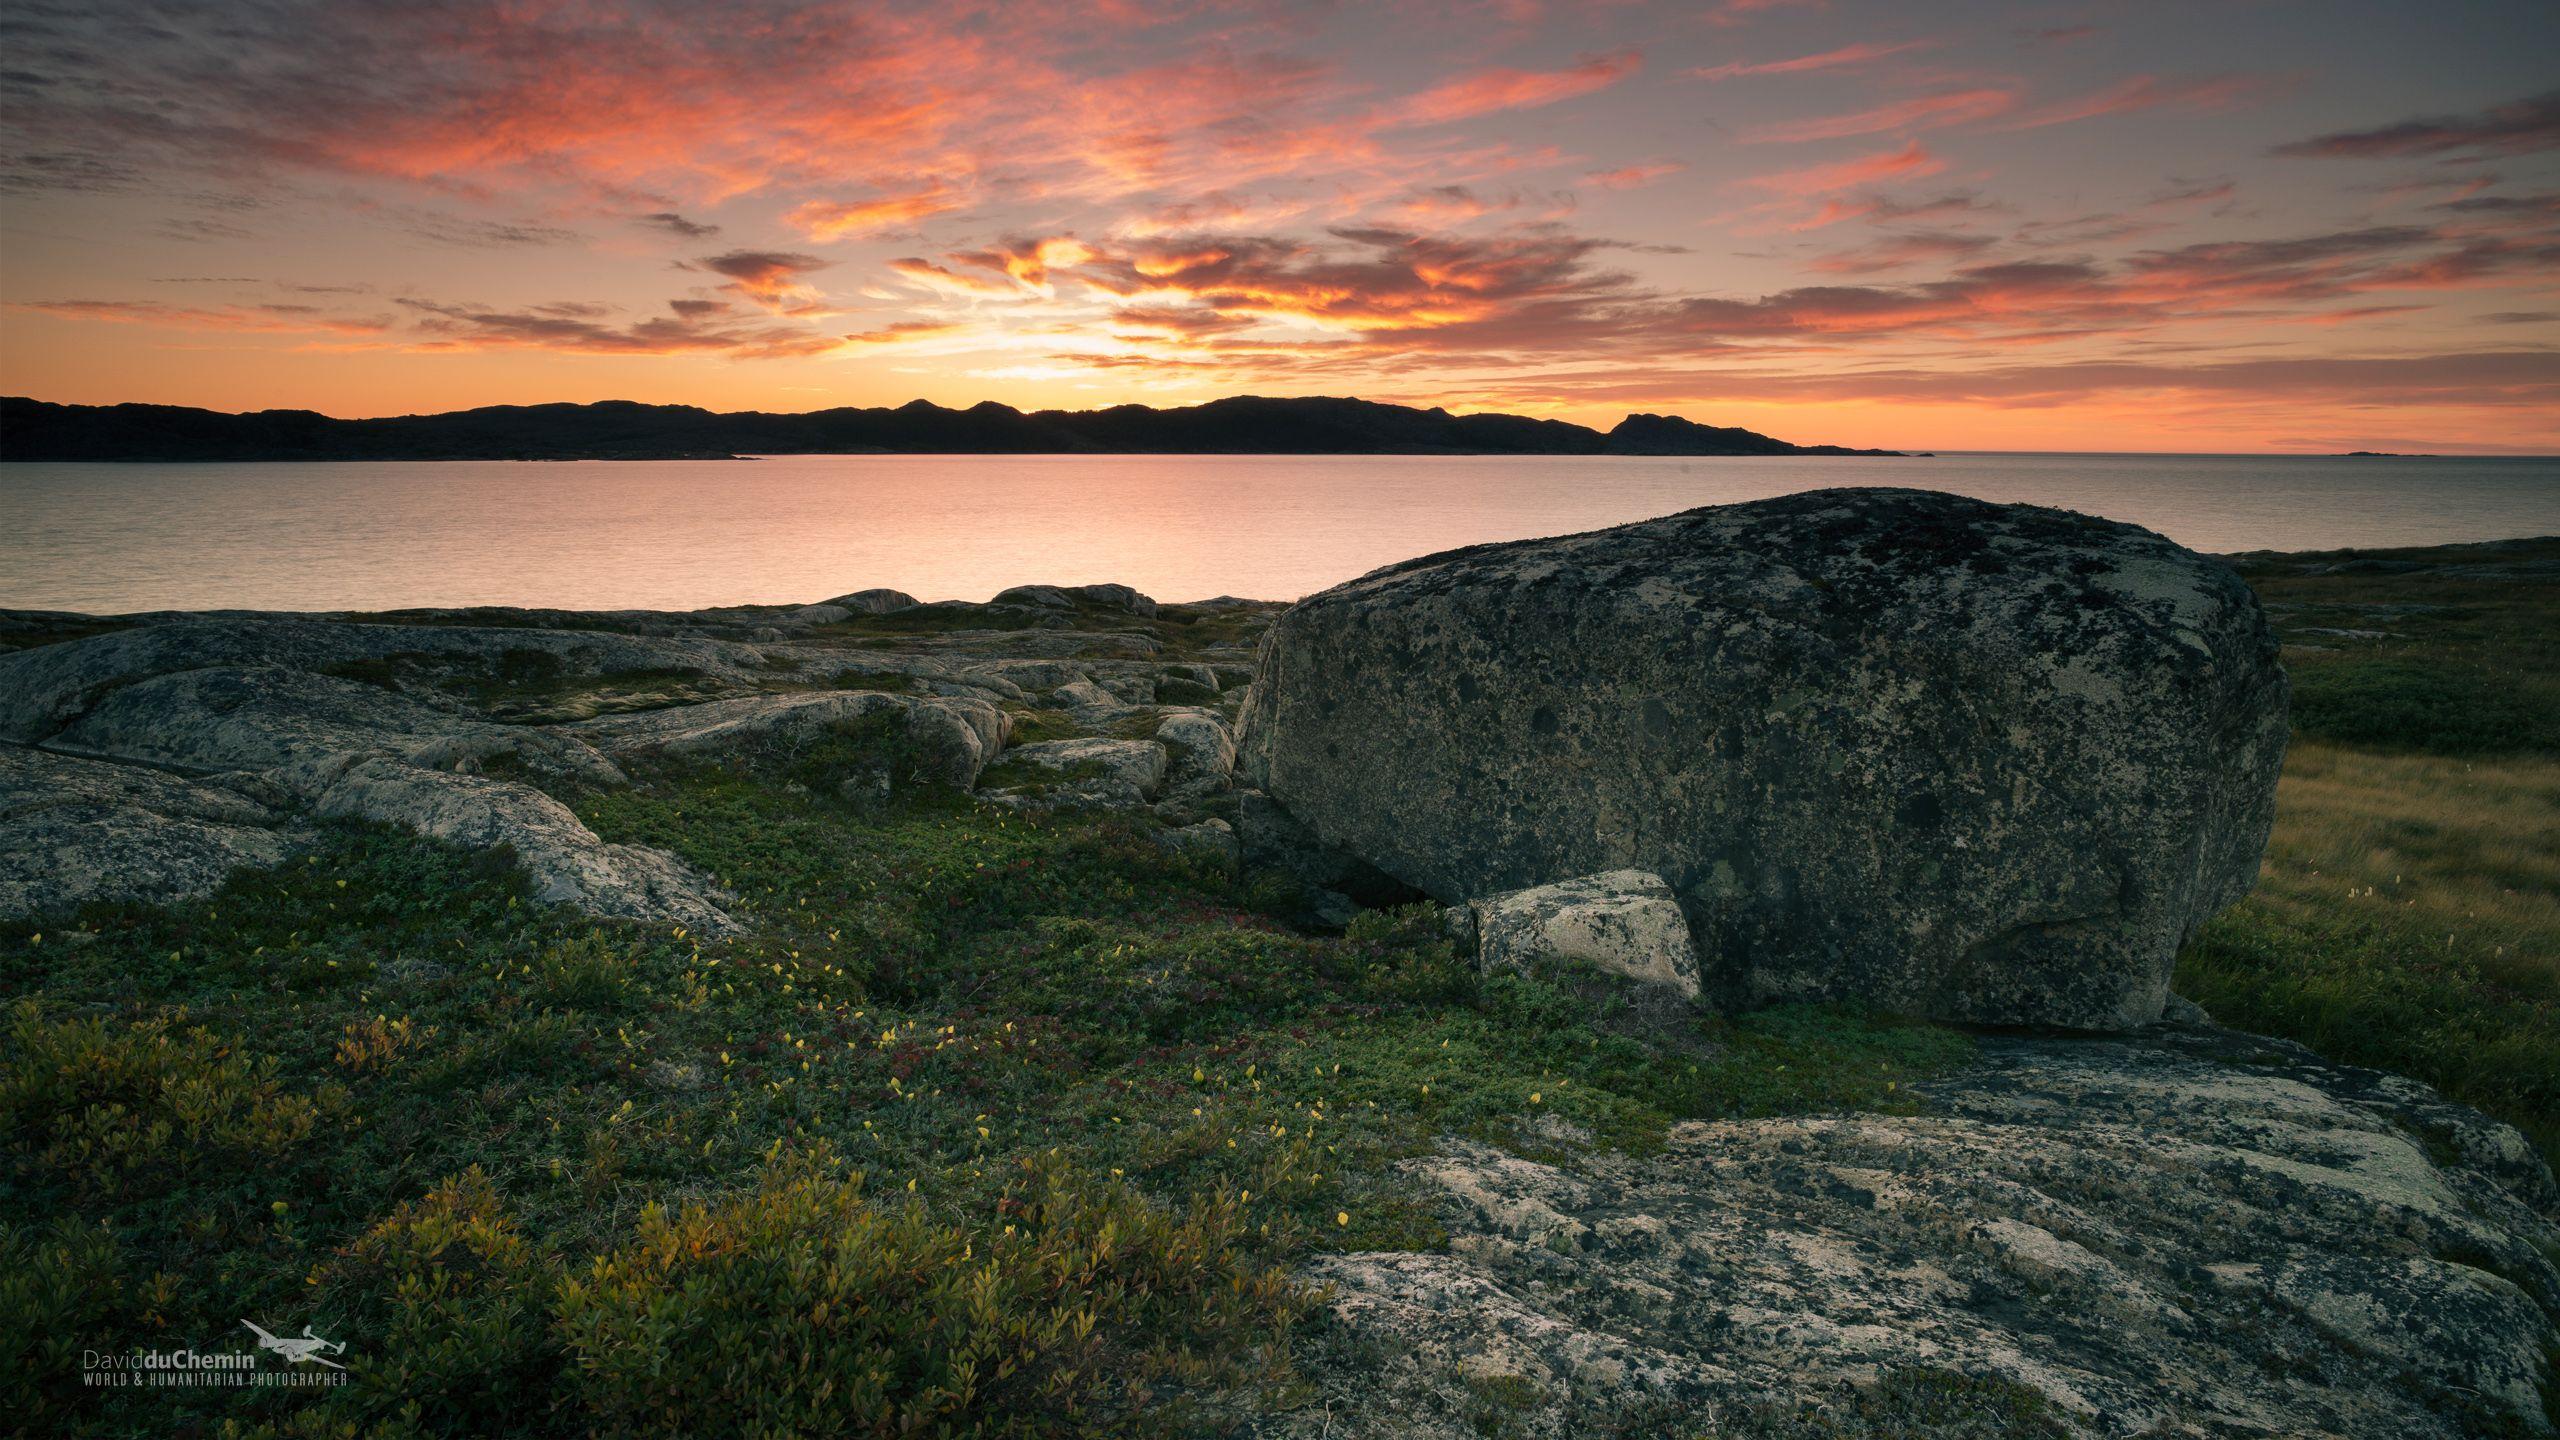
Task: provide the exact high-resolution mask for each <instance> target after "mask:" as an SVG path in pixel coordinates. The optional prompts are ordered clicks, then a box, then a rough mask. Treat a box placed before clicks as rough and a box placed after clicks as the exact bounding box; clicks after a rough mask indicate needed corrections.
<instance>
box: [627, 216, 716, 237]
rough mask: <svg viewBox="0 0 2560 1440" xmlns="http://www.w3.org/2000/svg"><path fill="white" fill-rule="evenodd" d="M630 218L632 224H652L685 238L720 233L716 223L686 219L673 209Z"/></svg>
mask: <svg viewBox="0 0 2560 1440" xmlns="http://www.w3.org/2000/svg"><path fill="white" fill-rule="evenodd" d="M631 219H632V223H634V224H638V225H649V226H654V227H656V228H657V229H660V230H664V231H666V232H667V233H668V234H671V235H681V236H683V237H684V238H685V239H687V240H700V239H702V238H703V237H705V236H708V235H717V234H719V233H720V227H719V226H717V225H709V224H704V223H703V222H701V221H698V220H687V219H686V218H684V217H683V216H682V215H679V214H677V213H676V212H674V211H673V210H656V211H652V212H650V213H649V214H646V215H634V216H632V217H631Z"/></svg>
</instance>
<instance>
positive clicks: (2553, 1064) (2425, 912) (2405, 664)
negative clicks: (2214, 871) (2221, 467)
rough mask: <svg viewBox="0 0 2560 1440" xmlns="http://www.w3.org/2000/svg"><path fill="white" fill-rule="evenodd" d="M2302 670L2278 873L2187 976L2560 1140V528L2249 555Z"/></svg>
mask: <svg viewBox="0 0 2560 1440" xmlns="http://www.w3.org/2000/svg"><path fill="white" fill-rule="evenodd" d="M2242 570H2243V573H2245V574H2247V575H2248V577H2249V579H2250V582H2251V583H2252V584H2253V585H2255V586H2256V587H2257V588H2258V591H2259V593H2260V595H2261V597H2262V598H2264V599H2265V601H2266V602H2267V606H2268V610H2269V612H2270V613H2271V614H2272V615H2273V616H2274V617H2275V620H2276V625H2277V629H2278V631H2279V632H2280V633H2281V634H2282V636H2283V638H2284V640H2285V642H2286V645H2285V664H2286V666H2287V668H2288V669H2290V670H2291V671H2292V673H2293V677H2294V687H2295V704H2294V723H2295V727H2296V733H2295V738H2294V746H2293V751H2292V753H2291V754H2290V755H2289V756H2288V757H2287V759H2286V762H2285V773H2284V779H2283V782H2282V783H2281V785H2279V787H2278V788H2277V792H2276V826H2275V834H2274V835H2273V836H2272V837H2271V838H2270V840H2269V841H2268V845H2267V854H2266V861H2265V864H2264V866H2263V867H2262V869H2261V870H2260V874H2259V881H2258V888H2257V892H2256V893H2255V894H2253V895H2252V896H2250V897H2249V899H2248V900H2247V901H2245V902H2244V903H2242V904H2240V905H2238V906H2235V907H2233V908H2232V910H2230V911H2229V912H2227V913H2226V914H2224V915H2222V916H2220V917H2218V918H2216V919H2215V920H2214V921H2213V922H2212V923H2211V924H2209V925H2207V926H2206V927H2205V930H2204V933H2203V935H2202V936H2201V937H2199V938H2198V940H2197V942H2196V943H2195V945H2194V946H2192V947H2190V949H2189V950H2188V952H2187V954H2186V955H2185V956H2184V957H2183V958H2182V960H2181V962H2180V964H2179V969H2178V988H2179V989H2180V991H2181V992H2182V993H2184V994H2187V995H2189V996H2191V997H2193V998H2194V999H2196V1000H2198V1001H2200V1002H2202V1003H2203V1004H2204V1005H2205V1007H2206V1008H2207V1009H2209V1010H2211V1011H2213V1012H2214V1014H2215V1015H2216V1016H2217V1017H2219V1018H2220V1019H2222V1020H2223V1021H2225V1022H2226V1023H2229V1024H2233V1025H2238V1026H2241V1027H2242V1028H2245V1029H2250V1030H2258V1031H2263V1032H2265V1033H2269V1034H2276V1035H2283V1036H2287V1037H2290V1038H2292V1039H2296V1040H2300V1041H2302V1042H2304V1043H2306V1044H2308V1045H2311V1046H2312V1047H2314V1048H2315V1049H2318V1050H2320V1051H2322V1052H2323V1053H2326V1054H2328V1055H2331V1056H2333V1057H2335V1058H2337V1059H2340V1060H2346V1061H2350V1062H2354V1063H2358V1064H2366V1065H2374V1066H2379V1067H2381V1068H2384V1069H2389V1070H2396V1071H2400V1072H2402V1073H2404V1074H2408V1075H2413V1076H2415V1077H2417V1078H2419V1079H2421V1080H2425V1081H2427V1082H2428V1083H2430V1084H2432V1085H2435V1086H2436V1087H2438V1088H2439V1089H2441V1090H2443V1091H2444V1092H2445V1093H2447V1094H2449V1095H2451V1096H2453V1097H2454V1098H2456V1099H2459V1100H2463V1101H2467V1102H2469V1103H2471V1104H2473V1105H2477V1106H2479V1107H2480V1108H2481V1109H2483V1110H2486V1111H2488V1112H2490V1113H2491V1114H2494V1115H2497V1116H2499V1117H2500V1118H2502V1119H2505V1120H2508V1121H2512V1122H2513V1123H2515V1124H2516V1125H2517V1126H2519V1127H2520V1128H2522V1129H2523V1130H2524V1131H2525V1132H2526V1134H2528V1135H2529V1136H2531V1137H2532V1138H2533V1139H2534V1141H2535V1142H2536V1143H2537V1144H2539V1145H2540V1146H2541V1147H2542V1149H2543V1152H2544V1153H2545V1154H2546V1155H2548V1156H2551V1157H2553V1158H2555V1159H2560V738H2555V736H2560V729H2555V721H2554V720H2553V719H2552V717H2553V716H2554V715H2560V541H2553V540H2538V541H2518V542H2509V543H2507V544H2504V545H2498V546H2455V547H2443V548H2439V549H2435V550H2423V551H2420V550H2411V551H2376V552H2369V553H2366V554H2362V555H2357V554H2353V553H2351V552H2350V553H2341V554H2335V555H2319V556H2257V557H2244V558H2243V561H2242Z"/></svg>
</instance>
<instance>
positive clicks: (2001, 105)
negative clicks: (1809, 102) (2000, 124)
mask: <svg viewBox="0 0 2560 1440" xmlns="http://www.w3.org/2000/svg"><path fill="white" fill-rule="evenodd" d="M2017 103H2018V93H2017V92H2016V91H2014V90H1999V89H1989V88H1977V89H1972V90H1950V91H1947V92H1945V93H1943V94H1938V95H1922V96H1919V97H1917V98H1915V99H1910V100H1900V101H1896V102H1894V103H1893V104H1890V105H1879V106H1876V107H1874V108H1873V109H1868V110H1860V111H1856V112H1854V113H1851V114H1847V115H1826V116H1823V117H1821V118H1819V119H1813V120H1791V121H1785V122H1781V123H1779V124H1774V125H1760V126H1755V127H1753V128H1752V129H1749V130H1746V131H1744V132H1743V134H1742V139H1743V140H1744V141H1745V142H1746V143H1753V144H1758V143H1766V142H1771V141H1777V142H1795V141H1805V140H1846V139H1849V138H1851V137H1853V136H1858V135H1881V134H1884V133H1886V132H1888V131H1896V130H1937V129H1943V128H1945V127H1946V126H1949V125H1967V124H1971V123H1973V122H1975V121H1977V120H1988V119H1990V118H1992V117H1993V116H1995V115H2003V114H2006V113H2008V112H2009V111H2010V110H2011V109H2013V108H2015V106H2016V105H2017Z"/></svg>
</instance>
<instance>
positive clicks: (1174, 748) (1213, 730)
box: [1156, 710, 1236, 795]
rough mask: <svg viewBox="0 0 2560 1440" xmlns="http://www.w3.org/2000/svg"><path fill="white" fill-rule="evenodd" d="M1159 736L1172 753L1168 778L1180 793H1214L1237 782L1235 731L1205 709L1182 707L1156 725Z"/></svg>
mask: <svg viewBox="0 0 2560 1440" xmlns="http://www.w3.org/2000/svg"><path fill="white" fill-rule="evenodd" d="M1156 739H1157V741H1158V742H1159V743H1161V744H1162V745H1163V746H1164V748H1165V752H1166V754H1167V755H1169V756H1170V757H1171V769H1170V771H1169V777H1168V778H1169V779H1170V781H1171V787H1172V789H1173V792H1174V793H1175V794H1177V795H1215V794H1218V793H1220V792H1222V791H1224V790H1226V789H1227V788H1228V787H1229V786H1230V785H1232V784H1233V783H1234V779H1235V768H1236V737H1235V732H1234V731H1232V730H1230V729H1228V728H1227V722H1226V721H1224V720H1221V719H1219V718H1218V717H1217V716H1216V715H1213V714H1211V713H1209V712H1208V711H1206V710H1180V711H1176V712H1174V713H1173V714H1171V715H1167V716H1166V717H1165V718H1164V722H1163V723H1162V724H1160V725H1158V726H1156Z"/></svg>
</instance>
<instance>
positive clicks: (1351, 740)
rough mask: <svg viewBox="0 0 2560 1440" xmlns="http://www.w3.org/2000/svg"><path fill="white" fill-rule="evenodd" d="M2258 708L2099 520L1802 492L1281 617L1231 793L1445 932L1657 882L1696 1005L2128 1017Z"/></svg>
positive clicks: (2254, 655) (2153, 560)
mask: <svg viewBox="0 0 2560 1440" xmlns="http://www.w3.org/2000/svg"><path fill="white" fill-rule="evenodd" d="M2285 695H2286V690H2285V680H2284V676H2283V672H2282V671H2281V670H2280V669H2279V668H2278V666H2277V663H2276V641H2275V637H2274V634H2273V632H2272V631H2271V630H2270V629H2269V628H2268V625H2267V621H2266V617H2265V615H2264V614H2263V613H2262V612H2261V610H2260V609H2259V606H2258V603H2257V600H2256V597H2255V596H2253V595H2252V594H2251V593H2250V591H2249V589H2248V587H2247V586H2246V585H2245V584H2244V583H2242V581H2241V580H2240V578H2239V577H2238V576H2237V575H2236V574H2234V573H2233V572H2232V571H2231V570H2230V568H2229V567H2227V566H2225V565H2223V564H2222V563H2221V562H2219V561H2215V560H2211V559H2208V558H2206V557H2204V556H2200V555H2197V554H2195V553H2193V552H2191V551H2188V550H2186V549H2184V548H2182V547H2180V546H2178V545H2176V544H2173V543H2172V542H2170V541H2168V540H2166V539H2163V538H2162V537H2160V536H2158V535H2155V534H2153V533H2151V532H2149V531H2147V530H2142V529H2139V528H2136V527H2134V526H2130V525H2122V524H2116V523H2114V522H2110V521H2105V520H2099V519H2094V518H2091V517H2088V516H2083V515H2074V514H2069V513H2066V512H2062V511H2056V510H2045V509H2037V508H2031V507H2025V506H2004V505H1993V504H1986V503H1983V502H1980V501H1975V500H1967V499H1962V498H1959V497H1956V496H1951V495H1940V494H1933V493H1929V492H1925V491H1913V490H1892V489H1873V490H1829V491H1816V492H1811V493H1807V494H1799V495H1791V496H1786V497H1783V498H1780V499H1775V500H1765V501H1759V502H1755V503H1752V504H1747V505H1733V506H1724V507H1718V508H1712V509H1704V510H1693V511H1689V512H1687V513H1685V514H1680V515H1673V516H1668V517H1665V518H1663V519H1660V520H1652V521H1646V522H1643V523H1641V524H1636V525H1628V526H1622V527H1620V528H1618V529H1614V530H1603V531H1597V532H1594V533H1591V534H1587V535H1576V536H1567V537H1563V538H1560V539H1553V540H1537V541H1528V542H1522V543H1517V544H1505V545H1485V546H1477V547H1475V548H1472V549H1467V550H1457V551H1452V552H1450V553H1448V554H1444V555H1435V556H1428V557H1425V558H1423V559H1419V560H1413V561H1408V562H1406V563H1404V564H1402V565H1396V566H1391V567H1389V568H1387V569H1384V570H1380V571H1377V572H1375V573H1373V574H1370V575H1367V576H1364V577H1362V578H1361V579H1359V580H1355V581H1353V582H1351V583H1349V584H1346V585H1342V586H1338V587H1336V588H1334V589H1332V590H1328V591H1325V592H1323V593H1321V594H1318V595H1315V596H1311V597H1309V598H1308V599H1306V600H1304V601H1301V602H1300V603H1299V604H1298V605H1296V606H1294V607H1292V608H1291V609H1290V610H1289V611H1288V612H1286V613H1285V614H1284V615H1282V616H1281V617H1280V619H1279V621H1278V622H1277V624H1275V625H1274V627H1273V629H1272V631H1271V634H1270V636H1269V638H1268V639H1267V640H1266V642H1265V644H1264V649H1263V661H1262V667H1261V674H1260V676H1259V678H1258V679H1257V680H1256V682H1255V685H1254V689H1253V693H1252V695H1251V697H1250V699H1249V701H1248V703H1247V706H1246V712H1245V720H1244V732H1245V733H1244V742H1243V743H1244V756H1243V765H1244V767H1245V771H1246V774H1247V776H1249V777H1250V780H1251V783H1254V784H1256V785H1258V786H1259V787H1261V788H1262V789H1264V790H1266V791H1267V792H1268V793H1269V794H1270V795H1271V796H1272V798H1273V799H1275V800H1277V801H1279V802H1280V803H1281V804H1283V805H1285V806H1287V807H1288V809H1289V810H1290V811H1291V812H1292V813H1293V814H1295V815H1296V816H1297V817H1298V818H1299V819H1300V820H1301V821H1303V822H1304V823H1305V824H1306V825H1307V826H1308V828H1309V829H1310V830H1312V831H1313V833H1314V834H1315V836H1316V837H1317V838H1319V839H1321V840H1322V841H1324V842H1326V843H1329V844H1332V845H1335V846H1339V847H1341V848H1343V849H1346V850H1348V851H1350V852H1352V853H1354V854H1356V855H1358V856H1360V857H1361V858H1362V859H1365V860H1367V861H1369V862H1371V863H1373V864H1375V865H1376V866H1378V867H1379V868H1380V869H1382V870H1384V871H1386V872H1387V873H1389V874H1391V875H1394V876H1396V877H1398V878H1400V879H1402V880H1405V881H1407V882H1409V883H1411V884H1414V885H1416V886H1419V887H1421V888H1422V889H1423V890H1425V891H1428V892H1429V893H1431V894H1432V895H1433V896H1434V897H1436V898H1438V899H1441V900H1443V901H1445V902H1452V903H1454V902H1458V901H1462V900H1466V899H1470V898H1474V897H1478V896H1482V895H1486V894H1490V893H1494V892H1498V891H1504V890H1511V889H1516V888H1519V887H1522V886H1529V885H1538V884H1544V883H1548V882H1551V881H1555V880H1559V879H1564V878H1567V877H1571V876H1576V875H1588V874H1593V873H1596V872H1599V871H1603V870H1615V869H1641V870H1647V871H1652V872H1654V873H1656V874H1659V875H1661V876H1662V877H1663V878H1664V879H1665V880H1666V881H1668V882H1669V883H1670V885H1671V887H1672V889H1673V890H1674V891H1676V892H1677V893H1678V895H1679V897H1680V903H1681V906H1682V908H1683V909H1684V910H1685V911H1686V913H1687V915H1688V917H1689V921H1690V925H1691V928H1692V931H1693V934H1694V935H1695V937H1696V941H1697V948H1698V951H1699V954H1700V959H1701V962H1702V964H1703V966H1704V968H1705V971H1706V973H1705V975H1704V977H1703V978H1704V980H1705V982H1706V985H1707V988H1708V991H1709V992H1710V994H1711V995H1713V996H1715V997H1717V998H1719V999H1721V1000H1724V1001H1727V1002H1733V1003H1745V1004H1761V1003H1774V1002H1778V1001H1786V1000H1809V999H1822V998H1851V999H1859V1000H1864V1001H1870V1002H1873V1003H1877V1004H1882V1005H1886V1006H1892V1007H1897V1008H1900V1009H1903V1010H1906V1011H1910V1012H1914V1013H1918V1014H1924V1015H1930V1016H1936V1017H1940V1018H1946V1019H1954V1020H1965V1021H1982V1022H1995V1023H2007V1022H2023V1023H2045V1024H2056V1025H2065V1026H2077V1027H2091V1028H2106V1027H2116V1026H2128V1025H2138V1024H2144V1023H2147V1022H2150V1021H2152V1020H2155V1019H2157V1018H2158V1016H2159V1014H2160V1010H2161V1005H2162V1002H2163V1000H2164V998H2165V997H2166V995H2167V993H2168V980H2169V970H2170V965H2171V962H2172V960H2173V958H2174V957H2175V955H2176V952H2177V949H2178V947H2179V945H2180V944H2181V943H2182V942H2184V941H2185V940H2186V939H2187V938H2188V937H2189V936H2191V935H2192V934H2193V933H2194V932H2195V929H2196V927H2197V926H2198V925H2199V924H2201V923H2202V922H2203V920H2204V919H2205V917H2207V916H2208V915H2210V914H2212V913H2213V912H2214V911H2215V910H2217V909H2219V908H2220V907H2222V906H2224V905H2226V904H2229V903H2230V902H2231V901H2233V900H2235V899H2237V898H2239V897H2240V896H2241V895H2242V894H2244V893H2245V892H2246V891H2247V889H2248V887H2249V885H2250V884H2251V882H2252V881H2253V879H2254V878H2255V876H2256V873H2257V865H2258V856H2259V852H2260V849H2261V848H2262V846H2263V845H2264V843H2265V839H2266V834H2267V827H2268V824H2269V822H2270V819H2271V817H2272V812H2273V798H2274V786H2275V779H2276V772H2277V769H2278V767H2279V765H2280V763H2281V761H2282V758H2283V753H2284V742H2285V733H2286V731H2285Z"/></svg>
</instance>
